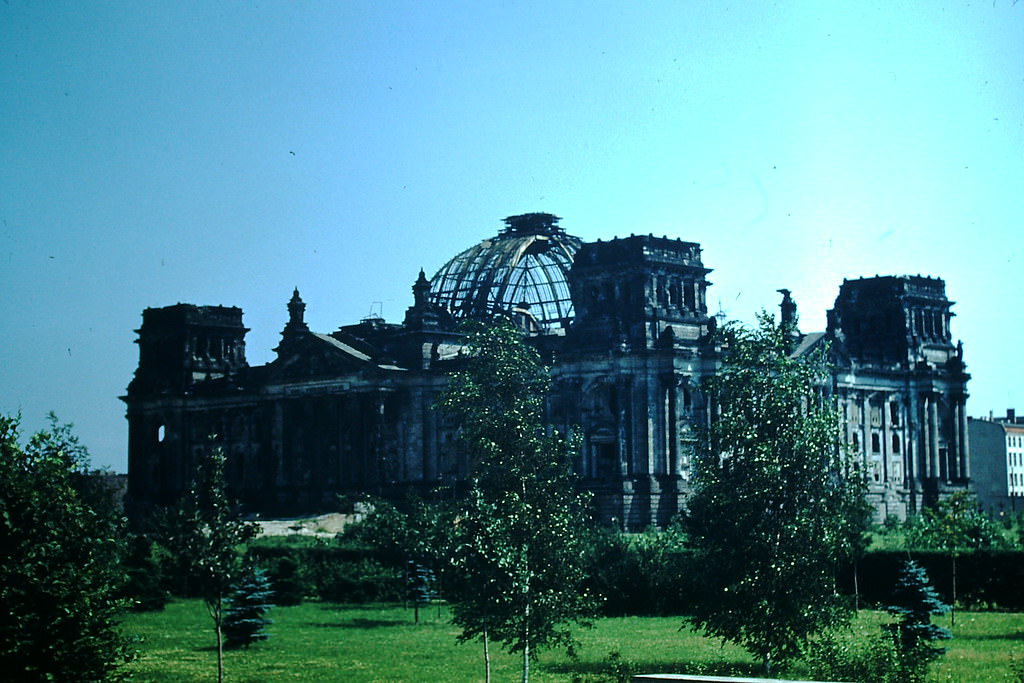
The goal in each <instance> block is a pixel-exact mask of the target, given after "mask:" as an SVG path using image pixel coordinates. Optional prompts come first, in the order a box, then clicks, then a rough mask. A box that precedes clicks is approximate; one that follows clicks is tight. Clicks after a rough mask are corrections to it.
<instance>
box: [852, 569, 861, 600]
mask: <svg viewBox="0 0 1024 683" xmlns="http://www.w3.org/2000/svg"><path fill="white" fill-rule="evenodd" d="M859 566H860V562H858V561H857V560H854V561H853V611H854V612H859V611H860V581H858V580H857V574H858V568H859Z"/></svg>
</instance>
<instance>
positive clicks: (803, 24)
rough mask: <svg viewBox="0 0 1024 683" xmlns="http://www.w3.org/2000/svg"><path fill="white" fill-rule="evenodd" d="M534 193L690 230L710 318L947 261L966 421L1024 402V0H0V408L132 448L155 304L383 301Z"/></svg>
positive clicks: (653, 228) (266, 331) (811, 320)
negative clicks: (130, 429)
mask: <svg viewBox="0 0 1024 683" xmlns="http://www.w3.org/2000/svg"><path fill="white" fill-rule="evenodd" d="M529 211H547V212H551V213H556V214H558V215H559V216H562V217H563V221H562V226H563V227H565V228H566V229H567V230H568V231H569V232H570V233H573V234H576V235H578V236H580V237H582V238H583V239H585V240H593V239H597V238H602V239H609V238H611V237H613V236H616V235H618V236H623V235H628V234H630V233H638V234H639V233H654V234H656V235H668V236H670V237H680V238H682V239H684V240H692V241H696V242H700V243H701V244H702V245H703V247H704V259H705V263H706V265H708V266H709V267H711V268H714V269H715V272H714V273H713V274H712V275H711V280H713V281H714V283H715V284H714V286H713V287H712V288H711V292H710V295H709V302H710V303H711V305H712V306H713V307H715V308H717V307H718V306H719V304H720V305H721V307H722V308H723V309H724V310H725V311H726V312H727V314H728V316H729V317H730V318H738V319H743V320H752V319H753V317H754V315H755V313H756V312H757V311H758V310H760V309H762V308H767V309H769V310H771V311H777V308H776V307H777V304H778V295H777V294H776V293H775V290H776V289H778V288H780V287H787V288H789V289H791V290H793V292H794V297H795V298H796V300H797V302H798V304H799V305H800V314H801V322H802V328H803V330H804V331H814V330H821V329H824V325H825V311H826V309H828V308H830V307H831V305H832V303H833V301H834V300H835V296H836V294H837V292H838V287H839V285H840V283H841V282H842V280H843V278H844V277H847V278H855V277H861V276H870V275H874V274H876V273H878V274H906V273H909V274H917V273H921V274H926V275H933V276H938V277H942V278H944V279H945V280H946V283H947V292H948V294H949V297H950V298H951V299H952V300H954V301H956V302H957V304H956V306H955V308H954V311H955V312H956V314H957V317H956V318H955V319H954V321H953V334H954V336H955V337H957V338H958V339H962V340H963V343H964V348H965V359H966V361H967V364H968V369H969V371H970V372H971V373H972V374H973V375H974V379H973V380H972V381H971V384H970V388H971V394H972V398H971V399H970V401H969V403H968V406H969V411H970V413H971V414H972V415H979V416H980V415H987V414H988V412H989V411H990V410H993V411H995V412H996V413H997V414H998V413H1002V412H1003V411H1004V410H1005V409H1006V408H1007V407H1010V406H1014V405H1015V404H1016V406H1017V407H1018V408H1024V368H1022V363H1024V361H1022V355H1021V349H1022V341H1024V313H1022V307H1021V304H1022V300H1021V285H1022V284H1024V276H1022V274H1021V269H1022V262H1021V260H1022V259H1021V254H1020V245H1021V242H1022V237H1021V235H1022V232H1024V3H1020V4H1014V3H1013V2H1012V0H996V1H995V2H992V1H991V0H986V1H984V2H942V1H941V0H921V1H919V2H890V1H889V0H884V1H881V0H880V1H878V2H857V1H851V2H824V1H822V2H809V1H808V2H800V1H787V2H777V3H776V2H771V3H769V2H756V1H751V0H744V1H743V2H726V1H724V0H717V1H714V2H711V1H703V0H690V1H688V2H677V1H672V2H640V3H637V2H615V3H612V2H586V3H583V2H556V1H553V0H539V1H533V0H525V1H520V2H516V1H512V0H510V1H506V2H487V1H482V0H473V1H467V2H412V1H409V2H384V1H379V0H378V1H374V2H356V1H344V2H303V1H299V0H288V1H284V0H282V1H279V2H267V1H261V2H258V3H256V2H206V1H202V2H190V1H184V0H178V1H176V2H142V1H139V0H132V1H130V2H129V1H127V0H125V1H122V2H85V1H81V2H59V3H58V2H43V1H29V0H4V2H3V3H2V4H0V288H2V289H0V291H2V296H0V321H2V323H0V410H2V411H4V412H8V413H10V412H16V411H19V410H20V411H21V413H22V414H23V424H24V427H25V428H26V430H35V429H37V428H39V427H41V426H43V424H44V417H45V414H46V412H47V411H49V410H54V411H56V412H57V414H58V415H59V417H60V418H61V419H62V420H63V421H67V422H73V423H74V424H75V425H76V431H77V432H78V434H79V435H80V436H81V439H82V441H83V442H84V443H85V445H86V446H88V447H89V449H90V451H91V452H92V456H93V460H94V463H95V464H97V465H101V466H108V467H111V468H113V469H115V470H120V471H123V470H124V469H125V467H126V442H127V423H126V421H125V419H124V405H123V404H122V403H121V402H120V401H119V400H118V398H117V397H118V396H119V395H121V394H123V393H124V391H125V388H126V387H127V385H128V382H129V381H130V380H131V377H132V372H133V370H134V368H135V365H136V363H137V360H138V350H137V346H136V345H135V344H133V340H134V339H135V334H134V332H133V330H134V329H136V328H137V327H138V326H139V325H140V324H141V313H142V310H143V309H144V308H146V307H150V306H165V305H170V304H174V303H177V302H179V301H181V302H190V303H195V304H224V305H237V306H241V307H242V308H243V309H244V310H245V322H246V325H247V326H248V327H250V328H252V331H251V332H250V333H249V336H248V343H247V353H248V358H249V361H250V362H251V363H253V364H258V363H263V362H267V361H269V360H271V358H272V356H273V354H272V352H271V349H272V348H273V347H274V346H275V345H276V343H277V341H278V340H279V339H280V336H279V335H280V331H281V329H282V328H283V326H284V324H285V322H286V321H287V311H286V309H285V304H286V303H287V301H288V298H289V297H290V296H291V292H292V288H293V287H296V286H297V287H299V289H300V290H301V292H302V296H303V298H304V299H305V300H306V302H307V305H308V308H307V316H306V317H307V321H308V322H309V323H310V324H311V326H312V327H313V328H314V329H316V330H318V331H322V332H330V331H332V330H334V329H336V328H337V327H338V326H339V325H341V324H347V323H351V322H355V321H357V320H358V319H360V318H362V317H365V316H366V315H367V314H368V313H369V312H370V311H371V309H372V310H374V312H378V311H379V312H382V313H383V315H384V317H385V318H387V319H388V320H391V321H400V320H401V318H402V316H403V314H404V311H405V309H406V307H408V306H409V305H410V304H411V302H412V295H411V290H410V287H411V286H412V283H413V281H414V280H415V278H416V275H417V273H418V272H419V269H420V268H421V267H422V268H423V269H425V270H426V272H427V275H428V276H429V275H431V274H432V273H433V272H434V271H435V270H437V269H438V268H439V267H440V266H441V265H443V264H444V262H445V261H446V260H447V259H448V258H450V257H451V256H452V255H454V254H455V253H457V252H458V251H461V250H462V249H465V248H467V247H469V246H471V245H472V244H474V243H475V242H477V241H478V240H480V239H481V238H484V237H487V236H490V235H491V234H494V233H495V232H496V231H497V230H498V229H499V228H500V227H501V225H502V224H501V219H502V218H503V217H505V216H508V215H511V214H517V213H524V212H529Z"/></svg>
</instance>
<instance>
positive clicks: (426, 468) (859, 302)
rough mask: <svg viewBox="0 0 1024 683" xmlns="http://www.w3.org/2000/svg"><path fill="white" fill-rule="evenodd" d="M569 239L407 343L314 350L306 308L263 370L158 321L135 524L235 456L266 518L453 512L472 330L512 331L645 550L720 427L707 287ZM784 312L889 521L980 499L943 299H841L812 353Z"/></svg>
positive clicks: (656, 248) (637, 240)
mask: <svg viewBox="0 0 1024 683" xmlns="http://www.w3.org/2000/svg"><path fill="white" fill-rule="evenodd" d="M557 222H558V218H557V217H555V216H551V215H550V214H527V215H525V216H513V217H510V218H509V219H506V225H507V227H506V229H505V230H503V231H502V232H501V233H499V235H497V236H495V237H493V238H489V239H487V240H484V241H483V242H481V243H480V244H479V245H477V246H475V247H473V248H471V249H469V250H467V251H465V252H462V253H461V254H459V255H457V256H456V257H455V258H453V259H452V260H451V261H450V262H449V263H448V264H446V265H445V266H444V267H443V268H442V269H440V270H439V271H438V273H437V275H435V277H434V278H433V279H432V280H427V278H426V276H425V275H424V273H422V272H421V273H420V274H419V277H418V279H417V280H416V282H415V283H414V285H413V287H412V289H413V305H412V306H411V307H410V308H409V309H408V311H407V312H406V315H405V319H404V321H403V322H402V323H388V322H385V321H384V320H381V319H379V318H369V319H365V320H363V321H361V322H359V323H356V324H352V325H344V326H342V327H340V328H339V329H338V330H336V331H335V332H333V333H330V334H323V333H318V332H315V331H312V330H310V329H309V327H308V326H307V325H306V323H305V320H304V316H305V303H304V302H303V301H302V299H301V298H300V296H299V293H298V291H295V292H294V293H293V295H292V298H291V300H290V301H289V302H288V304H287V309H288V322H287V323H286V324H285V326H284V329H283V331H282V336H281V342H280V344H279V345H278V347H277V348H276V349H275V351H276V354H277V357H276V358H275V359H274V360H273V361H272V362H270V363H268V364H266V365H262V366H255V367H254V366H249V365H248V364H247V362H246V360H245V346H244V337H245V333H246V329H245V327H244V326H243V324H242V312H241V310H239V309H238V308H227V307H209V306H193V305H189V304H178V305H176V306H169V307H166V308H156V309H147V310H146V311H144V312H143V324H142V327H141V328H140V329H139V330H138V334H139V339H138V343H139V349H140V354H139V367H138V369H137V371H136V373H135V378H134V379H133V381H132V382H131V384H130V386H129V388H128V392H127V395H126V396H125V397H124V400H125V402H126V404H127V417H128V423H129V498H128V500H129V509H130V510H132V511H134V512H136V513H140V512H143V511H145V510H146V509H147V508H149V507H152V506H154V505H166V504H169V503H171V502H173V501H174V500H176V499H177V498H178V496H180V495H181V493H182V492H183V491H184V490H185V489H186V487H187V485H188V482H189V480H190V477H191V472H192V469H193V467H194V464H195V462H196V461H197V459H198V458H199V457H201V455H202V454H203V452H204V450H205V449H207V448H210V447H211V446H212V444H214V443H217V444H219V445H220V446H222V447H223V448H224V449H225V451H226V453H227V456H228V470H227V476H228V481H229V488H230V493H231V495H232V496H234V497H235V498H237V499H238V500H239V501H241V503H242V505H243V507H244V509H245V510H246V511H248V512H251V513H259V514H263V515H268V516H269V515H291V514H300V513H312V512H318V511H328V510H332V509H334V508H335V506H336V504H337V502H336V501H337V496H338V495H339V494H364V493H369V494H374V495H379V496H383V497H387V498H392V499H395V500H401V499H403V498H405V497H406V496H407V495H408V494H409V493H410V492H414V493H416V494H418V495H421V496H427V497H430V496H439V495H454V494H457V492H458V489H459V488H460V487H461V486H462V485H463V484H464V482H465V479H466V476H467V474H468V463H467V462H466V459H465V457H464V456H463V455H462V454H461V453H460V452H459V449H458V446H457V440H456V438H455V434H456V425H452V424H448V423H447V422H446V421H445V419H444V417H443V416H442V415H441V414H440V413H439V412H437V411H435V410H433V408H432V406H433V404H434V403H435V401H436V398H437V396H438V393H439V392H440V391H441V390H442V389H443V388H444V386H445V381H446V379H445V378H446V373H447V372H449V371H450V370H451V369H452V368H454V367H457V366H458V364H459V362H460V361H459V356H460V352H461V349H462V338H461V336H460V334H459V333H458V332H457V331H456V328H457V322H458V319H459V318H472V317H481V316H492V315H501V316H505V317H508V318H510V319H512V320H515V321H517V322H518V324H519V325H520V326H521V327H522V328H523V330H524V333H525V334H527V335H528V337H529V339H530V340H531V342H532V343H534V344H535V345H536V347H537V348H538V350H539V351H540V352H541V354H542V356H543V357H544V358H545V360H546V361H547V362H548V363H549V364H550V366H551V368H552V378H553V390H552V392H551V394H550V396H549V399H548V416H549V420H550V421H551V423H552V424H553V425H555V427H556V428H558V429H559V430H561V431H563V432H565V433H577V434H578V435H579V436H580V437H581V440H582V447H581V450H580V453H579V455H578V458H577V461H576V463H575V465H576V469H577V472H578V474H579V475H580V482H581V486H583V487H585V488H587V489H589V490H590V491H592V492H593V493H594V501H595V512H596V513H597V515H598V517H600V518H601V519H602V520H604V521H605V522H607V523H611V524H614V525H616V526H621V527H624V528H629V529H640V528H644V527H646V526H649V525H659V526H663V525H665V524H667V523H668V522H669V521H670V520H671V518H672V517H673V516H675V515H676V514H677V513H678V512H679V511H680V510H681V509H682V508H683V506H684V505H685V501H686V496H687V493H688V486H689V479H690V471H691V464H692V460H693V457H694V453H695V449H696V447H697V430H698V429H699V428H700V427H701V426H702V425H705V424H707V423H708V421H709V420H711V419H713V415H712V411H713V406H710V405H708V403H707V402H706V401H705V399H704V396H703V394H702V392H701V385H702V382H703V381H704V380H705V379H706V378H707V377H709V376H711V375H713V374H714V373H715V372H716V370H717V368H718V366H719V363H720V349H719V348H718V347H717V346H716V341H715V339H716V337H715V335H714V331H715V327H716V322H717V321H716V318H715V317H714V316H713V315H710V314H709V312H708V309H707V289H708V287H709V286H710V285H711V283H710V282H709V281H708V280H707V275H708V274H709V273H710V272H711V271H710V269H708V268H706V267H705V266H704V264H703V262H702V260H701V249H700V245H698V244H696V243H693V242H684V241H682V240H679V239H669V238H665V237H660V238H659V237H653V236H631V237H627V238H622V239H613V240H610V241H597V242H592V243H582V242H581V241H580V240H578V239H577V238H574V237H571V236H569V235H566V234H565V233H564V231H563V230H562V229H561V228H559V227H558V226H557ZM781 291H783V293H784V299H783V304H782V319H783V322H785V323H787V324H789V325H790V326H791V329H792V333H793V337H794V353H807V352H809V351H811V350H812V349H814V348H817V347H818V346H820V345H822V344H825V343H829V345H830V346H829V348H830V353H832V355H833V357H834V359H835V361H836V365H837V372H836V376H835V382H834V390H835V391H836V392H837V393H838V396H839V398H840V405H841V407H842V409H843V411H844V417H845V420H846V430H847V435H848V437H849V439H850V442H851V445H852V446H853V447H854V448H855V450H857V452H858V453H860V454H861V457H862V458H863V462H864V465H865V468H866V470H867V472H868V474H869V483H870V488H871V494H870V495H871V499H872V502H873V504H874V505H875V507H876V510H877V511H878V516H879V518H884V517H885V516H886V515H889V514H893V515H896V516H897V517H903V516H905V515H906V514H907V513H908V512H912V511H914V510H916V509H918V508H919V507H920V506H921V505H923V504H927V503H928V502H930V501H932V500H934V499H935V498H936V497H938V496H941V495H942V494H943V493H945V492H946V491H948V490H951V489H953V488H957V487H963V486H966V485H967V482H968V479H969V476H970V473H969V471H968V462H969V461H968V458H967V453H968V441H967V436H966V424H967V423H966V417H965V413H964V401H965V399H966V392H965V386H966V382H967V380H968V375H967V374H966V373H965V372H964V365H963V360H962V350H961V348H960V347H959V346H954V345H953V344H952V343H951V337H950V333H949V318H950V317H951V315H952V314H951V313H950V307H951V306H952V304H951V302H949V301H948V300H947V299H946V297H945V286H944V283H943V282H942V281H941V280H936V279H931V278H922V277H919V276H918V277H890V278H878V277H876V278H870V279H863V280H853V281H846V282H844V284H843V286H842V288H841V290H840V294H839V297H838V298H837V300H836V306H835V308H834V309H833V311H831V312H830V314H829V327H828V330H826V331H825V332H822V333H816V334H807V335H804V334H801V333H800V332H799V331H798V330H797V328H796V304H795V302H794V301H793V299H792V297H791V296H790V294H789V292H787V291H785V290H781Z"/></svg>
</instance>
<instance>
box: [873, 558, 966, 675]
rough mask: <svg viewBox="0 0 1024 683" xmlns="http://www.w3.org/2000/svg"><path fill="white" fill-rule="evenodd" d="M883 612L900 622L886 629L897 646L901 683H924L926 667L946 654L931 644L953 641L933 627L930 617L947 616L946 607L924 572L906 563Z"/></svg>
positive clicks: (910, 561) (947, 632)
mask: <svg viewBox="0 0 1024 683" xmlns="http://www.w3.org/2000/svg"><path fill="white" fill-rule="evenodd" d="M885 609H886V611H887V612H889V614H891V615H893V616H896V617H899V618H900V621H899V622H897V623H895V624H890V625H889V626H888V627H887V628H888V630H889V632H890V633H891V634H892V635H893V642H894V643H895V644H896V649H897V652H898V654H899V664H900V671H901V672H902V673H903V676H904V680H907V681H923V680H924V678H925V674H926V673H927V671H928V665H929V664H930V663H931V662H932V661H934V660H935V659H936V658H938V657H940V656H942V655H943V654H945V652H946V650H945V648H937V647H932V643H934V642H935V641H936V640H946V639H949V638H952V637H953V634H952V633H950V632H949V631H948V630H947V629H944V628H942V627H940V626H937V625H935V624H933V623H932V615H933V614H944V613H946V612H948V611H949V606H948V605H945V604H943V602H942V601H941V600H939V596H938V594H937V593H936V592H935V589H933V588H932V586H931V584H930V583H929V582H928V575H927V573H926V572H925V570H924V569H922V568H921V567H920V566H919V565H918V564H917V563H916V562H914V561H913V560H908V561H907V562H906V563H905V564H904V565H903V570H902V571H901V572H900V577H899V580H898V581H897V582H896V588H895V589H894V590H893V594H892V602H891V604H890V605H888V606H887V607H886V608H885Z"/></svg>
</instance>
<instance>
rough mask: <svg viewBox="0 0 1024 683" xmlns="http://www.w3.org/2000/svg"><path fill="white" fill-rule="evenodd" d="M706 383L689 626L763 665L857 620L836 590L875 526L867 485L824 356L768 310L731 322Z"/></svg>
mask: <svg viewBox="0 0 1024 683" xmlns="http://www.w3.org/2000/svg"><path fill="white" fill-rule="evenodd" d="M723 332H724V341H725V346H724V348H725V349H726V356H725V359H724V364H723V367H722V369H721V372H720V373H719V374H718V375H717V376H716V377H715V378H714V379H712V380H711V381H710V382H709V385H708V387H707V389H708V392H709V396H711V398H712V400H714V401H716V402H717V404H718V405H719V407H720V414H719V415H718V417H717V419H716V420H714V422H713V424H712V425H711V426H710V429H709V430H708V433H707V434H706V435H705V436H706V438H705V444H704V450H703V452H702V453H701V457H700V458H699V459H698V462H697V467H696V476H695V481H694V493H693V495H692V497H691V499H690V501H689V514H688V518H687V527H688V531H689V534H690V540H691V543H692V545H693V547H694V549H695V558H694V559H695V562H696V566H695V568H694V572H695V576H696V577H698V578H697V580H698V581H699V582H700V586H699V588H698V590H696V591H695V596H696V597H695V601H694V603H693V605H692V610H693V611H692V616H691V622H692V623H693V624H694V625H696V626H697V627H699V628H701V629H703V631H704V632H705V633H706V634H708V635H710V636H715V637H718V638H721V639H723V640H728V641H732V642H735V643H738V644H740V645H742V646H743V647H745V648H746V649H747V650H749V651H750V652H751V653H753V654H755V655H757V656H758V657H759V658H760V659H761V660H762V662H763V664H764V668H765V670H766V671H768V672H770V671H771V669H772V667H773V665H775V664H776V663H784V662H785V661H787V660H789V659H791V658H793V657H795V656H797V655H798V654H799V651H800V646H801V645H802V644H803V643H804V642H806V640H807V638H808V637H809V636H810V635H812V634H814V633H816V632H818V631H820V630H821V629H823V628H824V627H826V626H829V625H832V624H833V623H836V622H838V621H841V620H842V619H844V618H846V617H848V616H849V614H850V612H851V610H850V609H849V606H848V605H847V604H846V603H845V602H844V601H843V600H842V599H841V598H840V597H839V596H838V592H837V591H836V587H835V570H836V567H837V564H838V563H840V562H843V561H848V560H849V558H850V555H851V553H852V551H853V550H854V548H855V547H856V544H857V543H858V542H859V539H860V537H861V533H862V531H863V529H864V528H865V525H866V524H867V512H868V508H867V504H866V502H865V500H864V480H863V477H862V476H861V475H860V474H859V473H858V472H857V471H856V469H855V467H854V465H853V463H852V462H851V460H850V459H849V458H848V456H847V455H846V452H845V450H844V449H843V447H842V444H841V443H840V438H839V418H838V415H837V411H836V409H835V407H834V405H833V403H832V401H831V399H830V398H829V396H828V391H827V389H828V380H829V377H830V373H829V372H828V366H827V363H826V362H825V357H824V354H823V353H820V354H816V355H814V356H811V357H800V358H795V357H791V356H790V353H789V347H790V345H789V338H788V335H787V334H786V331H785V330H784V329H782V328H781V327H779V326H776V325H775V321H774V320H773V319H772V318H771V317H770V316H767V315H762V316H761V317H760V320H759V325H758V327H757V328H755V329H748V328H743V327H739V326H733V325H730V326H727V327H726V328H725V329H724V331H723Z"/></svg>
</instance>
